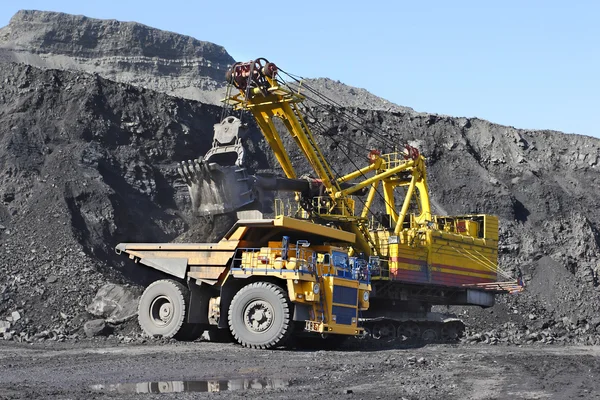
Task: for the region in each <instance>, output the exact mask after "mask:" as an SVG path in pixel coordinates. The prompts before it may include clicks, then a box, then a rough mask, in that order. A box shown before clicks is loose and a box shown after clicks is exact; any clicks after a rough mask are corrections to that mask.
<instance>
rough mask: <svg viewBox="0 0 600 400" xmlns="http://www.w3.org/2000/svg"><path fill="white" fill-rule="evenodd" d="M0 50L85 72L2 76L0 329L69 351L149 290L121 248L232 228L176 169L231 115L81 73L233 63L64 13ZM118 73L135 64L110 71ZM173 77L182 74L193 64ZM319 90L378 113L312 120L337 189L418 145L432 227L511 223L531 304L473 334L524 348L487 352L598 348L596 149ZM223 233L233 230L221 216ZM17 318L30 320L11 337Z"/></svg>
mask: <svg viewBox="0 0 600 400" xmlns="http://www.w3.org/2000/svg"><path fill="white" fill-rule="evenodd" d="M44 21H45V22H44ZM57 21H59V22H61V23H60V24H59V23H58V22H57ZM63 21H64V23H62V22H63ZM69 21H70V22H69ZM61 26H64V29H63V28H61ZM76 32H78V33H77V35H76V34H75V33H76ZM94 32H95V33H94ZM98 32H103V33H102V34H101V35H99V34H98ZM104 32H106V33H104ZM84 38H85V39H84ZM94 38H95V39H94ZM119 38H124V39H119ZM142 38H145V40H142ZM119 40H120V41H119ZM0 46H2V47H4V48H5V49H9V50H6V51H5V52H4V53H3V54H4V55H6V54H8V56H7V58H9V59H14V57H17V58H18V57H21V58H20V60H21V61H22V62H25V63H29V64H32V65H37V66H42V67H61V68H62V67H66V64H65V65H63V64H60V63H58V61H57V60H59V59H60V60H67V59H69V60H76V61H77V60H79V61H77V63H75V64H70V66H69V69H72V71H64V70H48V69H40V68H38V67H35V66H32V65H23V64H16V63H12V62H7V61H3V62H0V245H1V246H0V272H1V273H0V320H4V321H8V320H7V318H11V320H10V321H11V322H10V323H9V324H3V325H2V328H3V329H4V331H5V336H4V337H7V335H8V337H11V338H44V337H49V338H58V339H59V340H60V338H64V337H67V338H68V337H71V335H73V334H74V332H77V331H78V330H79V329H81V327H82V325H83V322H85V321H86V320H88V319H89V318H87V317H86V318H84V317H82V315H81V314H82V313H83V312H84V311H85V307H86V306H87V305H88V304H90V302H91V301H92V299H93V297H94V295H95V294H96V292H97V290H98V289H99V288H101V287H102V286H103V285H104V284H105V283H106V282H107V281H113V282H125V281H130V282H131V281H133V282H136V283H145V282H147V281H148V280H150V279H152V278H153V276H151V275H150V274H151V273H152V271H150V270H149V269H148V268H138V267H137V266H135V265H134V264H133V263H126V261H127V260H126V259H125V258H118V257H117V256H115V255H114V252H113V249H114V246H115V245H116V244H117V243H119V242H121V241H138V242H146V241H147V242H160V241H170V240H176V238H177V237H178V236H179V239H178V240H195V241H203V240H214V239H216V238H217V237H218V236H219V232H222V231H223V230H227V228H228V227H224V226H206V225H202V226H201V227H200V228H198V226H199V225H198V223H197V221H194V220H193V219H192V218H191V217H190V215H189V213H188V210H189V200H188V193H187V188H186V187H185V185H184V184H183V182H182V181H180V180H179V179H178V175H177V173H176V172H175V169H174V167H175V165H176V163H177V162H178V161H182V160H187V159H192V158H195V157H197V156H198V155H201V154H204V153H206V151H207V150H208V148H209V146H210V142H211V137H212V131H213V129H212V126H213V124H215V123H217V122H219V120H220V117H221V114H222V109H221V108H220V107H217V106H214V105H210V104H203V103H200V102H196V101H192V100H187V99H184V98H181V97H174V96H169V95H166V94H164V93H161V91H168V90H165V89H164V88H163V89H161V88H160V87H159V86H160V85H157V86H155V87H154V89H156V90H144V89H142V88H139V87H136V86H134V85H129V84H125V83H122V82H115V81H114V80H111V79H107V78H104V77H102V75H103V74H104V76H109V75H106V74H105V72H106V71H104V72H103V71H100V70H98V71H99V75H90V74H88V73H85V72H82V71H81V70H85V71H91V70H87V69H86V68H87V66H90V65H95V67H98V68H101V69H106V70H109V69H110V68H113V69H114V71H113V72H111V73H112V75H110V76H112V77H113V78H114V79H118V80H121V81H128V80H129V81H131V82H133V83H136V84H139V83H140V82H141V83H142V84H141V86H148V85H147V83H148V82H150V81H152V79H154V78H155V81H156V82H166V81H167V80H168V79H171V78H172V76H171V75H176V74H177V73H178V72H176V71H175V70H170V72H168V73H166V72H164V71H169V70H168V69H164V68H162V67H161V68H156V69H152V68H151V67H150V65H151V63H147V62H146V61H143V62H142V61H140V62H139V63H138V64H135V63H134V62H133V61H132V60H133V58H132V57H142V58H141V59H143V60H147V58H144V57H149V58H150V59H154V58H160V59H166V58H169V57H170V59H173V60H184V59H186V57H187V58H193V57H196V59H200V58H203V59H206V60H211V62H215V63H217V62H222V63H229V62H231V61H232V60H231V59H230V57H229V56H227V54H226V53H225V52H224V50H223V49H222V48H220V47H218V46H215V45H212V44H206V43H204V42H199V41H195V40H194V39H191V38H187V37H183V36H179V35H176V34H173V33H165V32H160V31H156V30H153V29H152V28H148V27H144V26H142V25H139V24H134V23H119V22H116V21H98V20H92V19H87V18H85V17H75V16H68V15H63V14H56V13H39V12H20V13H19V14H17V15H16V16H15V17H14V18H13V20H12V21H11V24H10V25H9V26H8V27H5V28H2V29H1V30H0ZM198 49H204V50H203V51H199V50H198ZM167 55H168V57H167ZM29 56H31V57H30V58H28V57H29ZM34 56H35V57H34ZM61 57H62V58H61ZM111 57H125V58H127V60H128V61H126V62H125V61H123V62H121V63H119V62H117V61H114V63H113V64H110V63H112V62H113V61H110V60H111ZM165 57H166V58H165ZM5 60H6V59H5ZM40 60H42V61H44V60H45V61H44V62H47V64H45V65H40V64H41V63H42V61H40ZM82 60H83V61H82ZM90 60H96V61H97V62H98V65H96V61H90ZM115 60H116V59H115ZM122 60H125V59H122ZM80 61H81V62H80ZM69 62H70V61H69ZM74 62H75V61H74ZM107 65H111V67H110V68H109V67H107ZM134 65H137V67H135V68H134ZM161 65H162V64H161ZM165 65H166V64H165ZM71 66H74V67H73V68H71ZM117 66H118V67H119V68H120V69H117ZM136 68H137V69H136ZM174 68H175V67H174ZM176 68H179V69H180V70H179V71H183V63H182V64H177V66H176ZM186 68H187V67H186ZM203 68H204V69H203ZM203 68H200V67H197V68H196V75H195V76H196V78H197V77H198V75H199V74H204V76H207V77H208V78H210V79H213V81H214V82H217V78H216V76H217V72H218V73H221V72H222V70H220V69H219V70H217V69H216V68H214V67H210V68H209V67H203ZM211 68H212V69H211ZM192 69H193V68H192ZM92 70H93V69H92ZM98 71H96V72H98ZM174 71H175V72H174ZM190 71H191V69H190ZM198 71H201V72H198ZM211 71H212V72H211ZM153 74H154V75H153ZM211 74H214V76H213V75H211ZM110 76H109V77H110ZM182 76H187V75H186V74H185V73H182ZM189 76H192V75H189ZM132 77H134V78H135V79H134V78H132ZM153 77H154V78H153ZM167 78H168V79H167ZM196 78H194V79H196ZM208 78H207V79H208ZM186 79H187V78H186ZM190 79H191V78H190ZM198 79H199V78H198ZM319 81H320V82H321V83H319ZM169 82H175V81H171V80H169ZM207 82H208V81H207ZM313 82H316V83H313V85H314V86H315V87H319V85H321V86H323V87H325V86H327V85H329V86H330V87H329V89H327V90H330V91H331V90H335V92H336V93H337V94H336V96H337V97H336V98H335V100H336V102H338V103H340V104H341V103H342V100H344V98H345V96H346V94H345V93H350V95H349V97H348V98H347V99H345V101H346V103H344V104H350V103H351V102H353V101H356V98H354V97H352V96H359V97H360V98H361V99H362V100H361V101H359V102H355V103H352V104H354V105H357V106H363V105H365V104H370V106H369V108H361V107H359V108H345V109H344V108H340V107H325V108H322V107H320V108H316V107H315V108H312V109H310V110H309V113H310V118H309V119H308V121H309V123H311V124H312V127H313V129H314V131H315V133H316V134H318V141H319V143H320V145H321V147H322V149H323V151H324V153H325V156H326V158H327V159H328V160H329V161H330V163H331V164H332V165H333V166H334V168H335V169H336V172H338V173H340V174H342V173H348V172H350V171H351V170H353V169H355V167H354V165H353V164H357V165H364V164H366V162H367V160H366V156H367V154H368V151H369V150H370V149H372V148H380V149H382V150H384V151H385V150H389V148H382V140H383V139H385V141H387V142H393V143H397V144H398V145H402V144H404V143H410V144H412V145H413V146H416V147H418V148H419V149H420V151H421V152H422V153H423V154H425V155H426V156H427V158H428V161H427V162H428V173H429V179H430V190H431V195H432V201H433V205H434V211H435V212H436V213H438V214H442V215H443V214H446V215H448V214H465V213H479V212H482V213H483V212H485V213H492V214H497V215H499V216H500V217H501V242H500V258H501V267H502V268H503V269H504V270H506V271H507V273H508V274H509V275H510V274H512V273H514V271H515V269H516V267H520V268H521V269H522V270H523V273H524V277H525V280H526V282H527V284H528V289H527V291H526V292H525V293H523V294H520V295H518V296H506V297H503V298H500V299H499V304H498V305H497V306H496V307H494V308H493V309H492V310H483V311H481V310H477V309H469V311H467V314H462V317H464V318H465V320H466V321H467V323H469V324H470V325H471V326H472V327H475V328H476V330H477V329H480V328H481V329H483V328H485V329H487V330H488V332H491V330H493V329H505V332H509V331H510V332H509V336H503V335H502V334H500V333H498V332H495V333H494V332H492V333H490V334H485V335H483V336H479V338H481V337H484V338H492V339H490V341H494V340H501V339H503V338H505V337H510V338H518V340H520V341H523V342H527V341H541V339H540V338H548V337H551V338H552V340H550V339H548V340H549V341H577V340H580V339H578V338H583V339H581V342H584V343H590V340H588V337H587V336H585V337H584V336H581V335H596V332H595V329H596V327H597V326H598V324H597V321H596V320H595V319H594V318H596V314H597V310H598V307H600V296H599V293H600V289H599V287H598V272H599V271H598V254H600V245H599V243H600V242H599V237H598V227H599V226H600V212H599V211H598V210H597V207H596V203H597V198H598V196H599V195H600V180H599V177H600V175H599V168H600V166H599V165H598V160H599V159H600V140H598V139H594V138H591V137H584V136H578V135H565V134H562V133H560V132H553V131H529V130H519V129H515V128H512V127H506V126H501V125H496V124H493V123H490V122H487V121H482V120H479V119H465V118H452V117H446V116H438V115H432V114H425V113H415V112H413V111H412V110H410V109H403V108H402V107H400V106H397V108H394V107H392V106H389V107H390V110H391V111H388V109H387V108H385V107H388V106H386V104H387V103H385V101H384V100H381V101H380V102H378V101H377V99H376V98H375V97H372V96H368V95H367V94H365V93H362V94H361V93H358V92H356V91H354V94H351V93H352V88H343V87H341V86H340V84H337V83H336V84H331V81H323V80H316V81H313ZM188 84H189V83H188ZM215 85H216V84H215ZM173 87H175V86H173ZM211 87H212V86H211ZM211 87H208V91H207V92H206V93H211V92H210V91H211V90H212V89H211ZM319 88H320V87H319ZM170 93H178V92H177V91H176V90H175V91H170ZM203 93H204V92H203ZM179 94H180V95H181V93H179ZM361 96H362V97H361ZM338 100H339V101H338ZM359 100H360V99H359ZM260 138H261V134H260V132H259V131H258V129H257V128H256V127H255V126H251V129H250V134H249V150H248V152H249V154H250V156H249V157H248V159H249V160H250V161H251V165H250V167H251V168H254V169H262V170H271V171H276V172H277V171H278V170H277V169H276V168H275V165H276V163H275V160H274V157H273V155H272V154H271V152H270V151H267V150H266V146H265V144H264V143H263V142H262V141H261V140H260ZM382 138H383V139H382ZM291 158H292V161H293V162H297V164H298V172H299V174H302V173H306V172H309V169H308V166H307V165H306V164H303V163H302V161H301V157H300V156H299V154H298V152H292V154H291ZM213 223H218V224H221V225H226V224H231V223H232V221H231V220H230V218H228V217H227V216H225V217H223V218H220V219H215V221H213ZM184 232H185V233H184ZM182 234H183V236H180V235H182ZM16 310H19V315H20V317H21V318H19V319H18V320H17V321H13V320H12V312H13V311H16ZM459 312H462V310H459ZM565 318H566V320H565ZM565 321H566V322H565ZM5 325H6V326H5ZM502 327H505V328H502ZM523 327H525V329H523ZM488 328H489V329H488ZM513 331H514V332H513ZM565 332H566V333H565ZM577 332H579V333H577ZM471 333H472V337H475V338H476V339H475V340H479V339H477V337H476V336H475V335H476V334H477V332H475V331H472V332H471ZM507 335H508V333H507ZM493 338H496V339H493ZM561 338H566V339H564V340H563V339H561ZM23 340H25V339H23ZM482 340H486V339H482ZM510 340H513V339H510ZM515 340H517V339H515ZM546 342H547V341H546ZM591 342H594V341H593V340H592V341H591Z"/></svg>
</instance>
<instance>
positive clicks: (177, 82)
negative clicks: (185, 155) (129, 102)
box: [0, 11, 233, 104]
mask: <svg viewBox="0 0 600 400" xmlns="http://www.w3.org/2000/svg"><path fill="white" fill-rule="evenodd" d="M0 49H3V53H4V58H5V59H8V60H12V61H16V62H22V63H26V64H30V65H34V66H37V67H41V68H58V69H68V70H79V71H85V72H90V73H97V74H99V75H100V76H103V77H106V78H108V79H111V80H114V81H117V82H124V83H130V84H133V85H136V86H142V87H146V88H149V89H152V90H156V91H159V92H164V93H169V94H172V95H176V96H179V97H184V98H188V99H195V100H201V101H203V102H206V103H210V104H217V103H218V101H219V100H220V99H221V98H222V93H224V90H223V87H224V83H225V82H224V81H225V80H224V73H225V69H226V68H227V66H228V65H230V64H232V63H233V59H232V58H231V56H230V55H229V54H227V52H226V51H225V49H224V48H223V47H221V46H218V45H215V44H213V43H209V42H203V41H200V40H196V39H194V38H191V37H189V36H183V35H178V34H176V33H172V32H166V31H161V30H158V29H153V28H150V27H148V26H145V25H142V24H138V23H136V22H120V21H115V20H99V19H93V18H87V17H84V16H81V15H69V14H63V13H55V12H43V11H19V12H18V13H17V14H15V16H14V17H13V18H12V19H11V21H10V23H9V25H8V26H6V27H4V28H2V29H0Z"/></svg>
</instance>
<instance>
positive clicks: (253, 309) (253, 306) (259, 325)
mask: <svg viewBox="0 0 600 400" xmlns="http://www.w3.org/2000/svg"><path fill="white" fill-rule="evenodd" d="M244 323H245V324H246V327H247V328H248V329H249V330H250V331H253V332H256V333H262V332H265V331H266V330H267V329H269V328H270V327H271V325H272V323H273V307H272V306H271V304H269V303H267V302H265V301H262V300H255V301H253V302H251V303H249V304H248V305H247V306H246V309H245V311H244Z"/></svg>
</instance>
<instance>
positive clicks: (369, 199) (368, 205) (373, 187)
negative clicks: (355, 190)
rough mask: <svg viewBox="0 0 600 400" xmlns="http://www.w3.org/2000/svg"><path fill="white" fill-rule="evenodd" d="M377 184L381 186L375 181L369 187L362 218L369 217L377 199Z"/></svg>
mask: <svg viewBox="0 0 600 400" xmlns="http://www.w3.org/2000/svg"><path fill="white" fill-rule="evenodd" d="M377 186H379V182H373V183H372V184H371V189H369V194H368V195H367V200H366V201H365V205H364V207H363V210H362V213H361V214H360V217H361V218H367V217H368V216H369V212H370V211H371V206H372V205H373V200H374V199H375V194H376V193H377Z"/></svg>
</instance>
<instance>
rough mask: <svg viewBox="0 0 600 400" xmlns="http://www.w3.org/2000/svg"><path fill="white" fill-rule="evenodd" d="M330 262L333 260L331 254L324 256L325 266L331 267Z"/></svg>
mask: <svg viewBox="0 0 600 400" xmlns="http://www.w3.org/2000/svg"><path fill="white" fill-rule="evenodd" d="M330 262H331V260H330V257H329V253H327V254H323V265H329V263H330Z"/></svg>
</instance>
